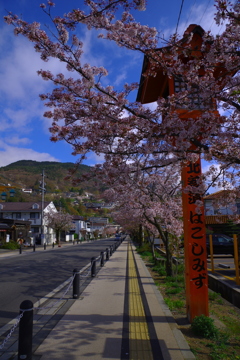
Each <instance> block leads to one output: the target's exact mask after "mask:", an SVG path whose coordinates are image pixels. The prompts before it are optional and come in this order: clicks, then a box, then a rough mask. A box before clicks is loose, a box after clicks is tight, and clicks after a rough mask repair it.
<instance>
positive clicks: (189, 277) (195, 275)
mask: <svg viewBox="0 0 240 360" xmlns="http://www.w3.org/2000/svg"><path fill="white" fill-rule="evenodd" d="M190 35H191V41H190V44H191V49H192V51H191V52H190V57H191V56H195V57H202V56H203V54H202V53H201V44H202V37H203V35H204V30H203V29H202V28H201V27H200V26H198V25H190V26H189V27H188V29H187V30H186V31H185V33H184V38H183V39H182V40H180V42H179V43H180V45H181V46H179V49H180V50H179V56H180V58H181V51H182V49H183V47H184V46H185V45H184V44H189V43H188V42H187V41H186V39H187V38H188V37H189V36H190ZM163 49H164V48H162V49H156V51H157V52H160V53H161V55H162V56H163V57H164V51H163ZM167 52H168V55H169V54H170V52H171V50H170V49H169V48H168V49H167ZM184 61H185V62H186V61H187V60H186V58H185V60H184ZM149 67H150V60H149V59H148V57H147V56H146V55H145V57H144V63H143V70H142V74H144V73H145V72H146V71H147V70H148V69H149ZM155 70H156V69H155ZM199 75H201V74H199ZM184 89H185V84H184V83H183V82H182V81H181V74H178V76H177V77H176V78H174V77H171V78H169V77H168V76H167V75H166V74H165V72H164V71H163V69H161V68H157V70H156V74H155V76H147V77H146V76H143V75H142V77H141V82H140V87H139V91H138V96H137V101H140V102H141V103H143V104H146V103H150V102H153V101H157V99H158V98H159V97H166V98H167V97H168V96H171V95H172V94H174V93H176V92H180V91H182V90H184ZM197 98H198V94H196V98H195V97H193V98H192V102H193V104H194V106H195V105H196V106H195V107H194V106H193V107H192V109H191V110H188V109H186V108H182V109H181V108H176V109H175V110H174V111H175V113H177V114H178V117H179V118H180V119H181V121H184V122H186V126H187V122H188V120H189V119H196V120H197V119H198V118H199V117H200V116H201V115H202V113H203V111H204V106H203V104H201V99H198V100H197ZM211 105H213V103H212V104H211V99H210V104H209V106H211ZM207 110H209V109H207ZM211 111H212V112H213V113H215V115H216V114H218V113H217V111H216V109H214V106H213V107H212V108H211ZM163 121H164V119H163ZM195 140H199V139H198V138H197V137H196V139H195ZM173 143H174V136H173ZM191 151H192V152H194V153H195V154H196V147H194V145H191V148H190V149H189V152H191ZM198 155H199V156H198V160H197V161H195V162H188V163H184V164H182V183H183V188H182V200H183V223H184V251H185V277H186V301H187V317H188V319H189V321H190V322H192V320H193V319H194V317H195V316H199V315H206V316H208V315H209V311H208V274H207V251H206V235H205V219H204V207H203V202H202V194H200V192H199V193H198V192H196V191H194V192H193V193H191V192H189V191H186V187H189V186H193V187H194V188H195V190H197V187H198V186H199V185H200V181H201V160H200V153H199V154H198ZM197 200H200V201H199V202H198V201H197Z"/></svg>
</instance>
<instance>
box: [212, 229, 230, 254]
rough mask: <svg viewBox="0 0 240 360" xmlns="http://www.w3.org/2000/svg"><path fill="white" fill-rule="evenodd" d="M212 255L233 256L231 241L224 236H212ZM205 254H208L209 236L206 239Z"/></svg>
mask: <svg viewBox="0 0 240 360" xmlns="http://www.w3.org/2000/svg"><path fill="white" fill-rule="evenodd" d="M212 240H213V254H226V255H227V254H230V255H232V256H234V245H233V239H232V238H231V237H230V236H228V235H224V234H212ZM206 245H207V253H208V255H209V254H210V243H209V235H207V239H206Z"/></svg>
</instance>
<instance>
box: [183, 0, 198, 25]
mask: <svg viewBox="0 0 240 360" xmlns="http://www.w3.org/2000/svg"><path fill="white" fill-rule="evenodd" d="M195 4H196V0H194V3H193V5H192V6H191V11H190V13H189V14H188V17H187V20H186V22H185V26H184V29H186V27H187V25H188V20H189V18H190V16H191V15H192V12H193V8H194V5H195Z"/></svg>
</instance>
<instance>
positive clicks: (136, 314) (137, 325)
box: [128, 244, 153, 360]
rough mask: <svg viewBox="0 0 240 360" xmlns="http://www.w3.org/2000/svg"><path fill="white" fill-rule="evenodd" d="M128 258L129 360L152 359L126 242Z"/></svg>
mask: <svg viewBox="0 0 240 360" xmlns="http://www.w3.org/2000/svg"><path fill="white" fill-rule="evenodd" d="M128 259H129V261H128V274H129V350H130V354H129V355H130V356H129V360H139V359H141V360H153V356H152V348H151V344H150V340H149V332H148V326H147V321H146V316H145V311H144V307H143V303H142V298H141V293H140V288H139V284H138V279H137V272H136V268H135V263H134V259H133V253H132V249H131V246H130V244H128Z"/></svg>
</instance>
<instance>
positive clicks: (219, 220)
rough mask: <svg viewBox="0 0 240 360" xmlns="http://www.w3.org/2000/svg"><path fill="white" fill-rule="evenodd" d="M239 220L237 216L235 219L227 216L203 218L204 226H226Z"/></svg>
mask: <svg viewBox="0 0 240 360" xmlns="http://www.w3.org/2000/svg"><path fill="white" fill-rule="evenodd" d="M235 219H236V220H238V221H239V219H240V216H239V215H237V216H235V217H232V216H229V215H207V216H205V222H206V225H217V224H226V223H227V222H228V221H231V220H232V221H233V222H234V220H235Z"/></svg>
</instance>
